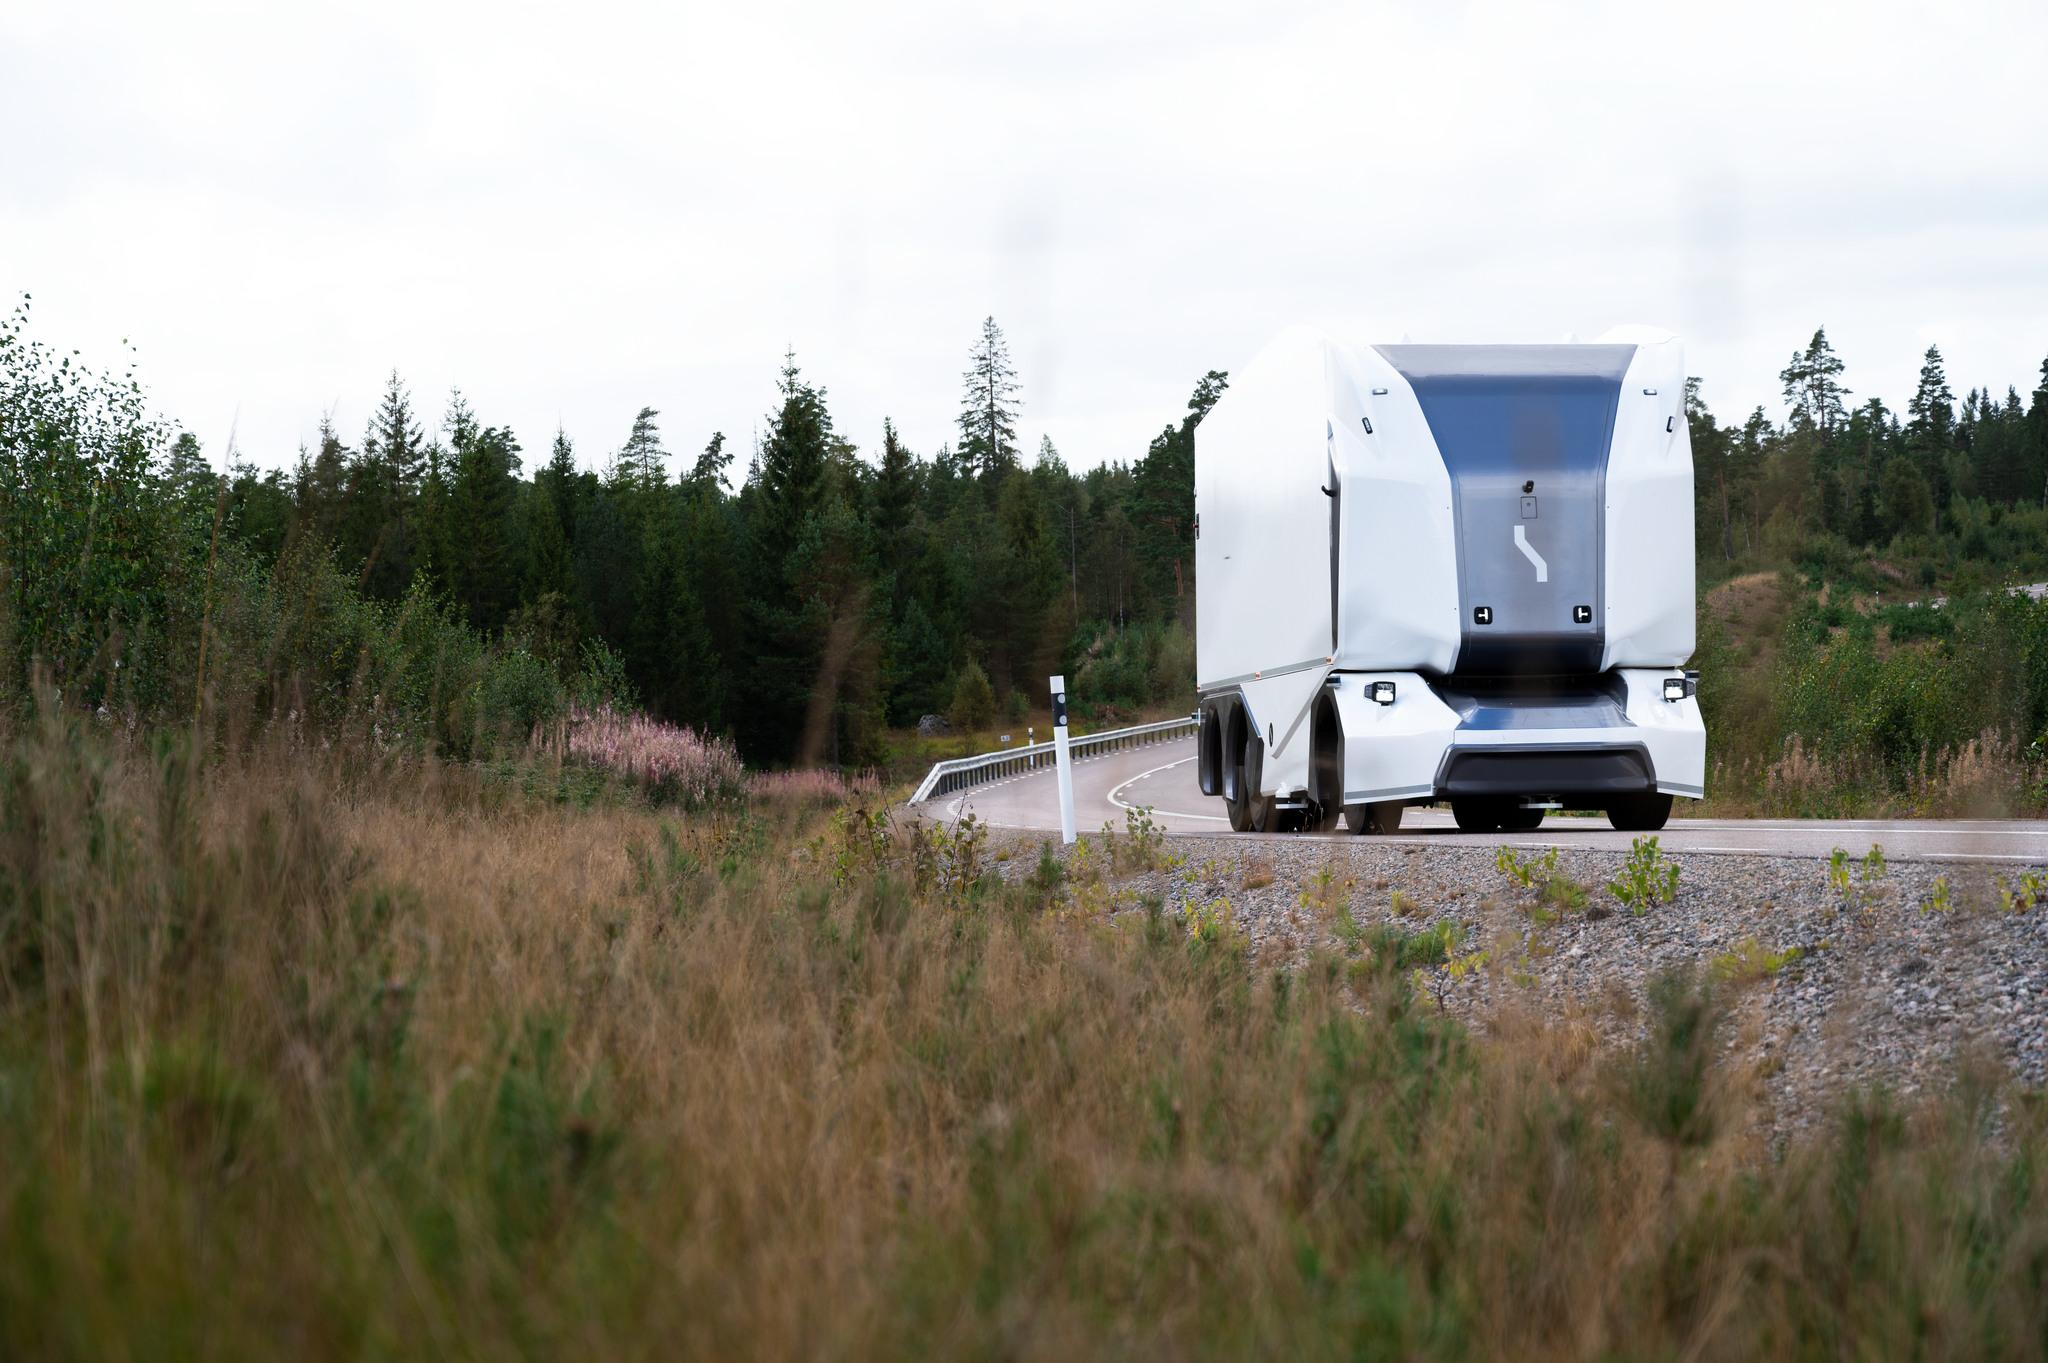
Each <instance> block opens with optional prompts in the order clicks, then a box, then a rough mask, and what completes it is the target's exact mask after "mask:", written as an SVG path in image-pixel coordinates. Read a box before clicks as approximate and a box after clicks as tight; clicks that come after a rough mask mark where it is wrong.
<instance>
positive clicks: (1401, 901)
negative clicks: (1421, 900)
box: [1387, 890, 1421, 918]
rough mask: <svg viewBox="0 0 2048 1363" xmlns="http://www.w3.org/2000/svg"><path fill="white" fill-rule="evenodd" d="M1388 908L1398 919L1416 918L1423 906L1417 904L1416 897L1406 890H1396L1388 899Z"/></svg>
mask: <svg viewBox="0 0 2048 1363" xmlns="http://www.w3.org/2000/svg"><path fill="white" fill-rule="evenodd" d="M1387 908H1388V909H1389V910H1390V911H1391V912H1392V913H1393V915H1394V917H1396V918H1409V917H1412V916H1414V914H1415V912H1416V910H1418V909H1419V908H1421V905H1419V904H1417V903H1416V902H1415V896H1414V895H1412V894H1409V893H1408V892H1407V891H1406V890H1395V891H1394V892H1393V893H1392V894H1391V895H1389V896H1388V897H1387Z"/></svg>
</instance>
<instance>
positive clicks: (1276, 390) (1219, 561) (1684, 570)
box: [1195, 328, 1706, 831]
mask: <svg viewBox="0 0 2048 1363" xmlns="http://www.w3.org/2000/svg"><path fill="white" fill-rule="evenodd" d="M1684 389H1685V374H1684V361H1683V356H1682V353H1681V350H1680V347H1679V345H1678V343H1677V342H1676V340H1675V339H1673V338H1672V337H1670V336H1669V335H1668V334H1666V333H1662V332H1656V331H1652V330H1649V329H1647V328H1624V329H1618V330H1616V331H1614V332H1611V333H1609V335H1607V336H1605V337H1603V338H1601V340H1600V341H1598V342H1596V343H1592V344H1556V345H1467V344H1421V345H1418V344H1411V343H1402V344H1386V345H1345V344H1340V343H1338V342H1336V341H1334V340H1331V339H1330V338H1328V337H1324V336H1321V335H1318V334H1315V333H1311V332H1306V331H1296V332H1290V333H1288V334H1286V335H1284V336H1282V337H1281V338H1280V339H1279V340H1277V341H1275V342H1274V343H1273V345H1271V346H1269V347H1268V348H1267V350H1266V351H1265V352H1263V353H1262V354H1261V355H1260V356H1259V357H1258V358H1257V359H1256V360H1254V361H1253V363H1252V364H1251V365H1250V366H1248V367H1246V368H1245V369H1244V370H1242V371H1240V373H1239V375H1238V377H1237V378H1236V379H1234V380H1233V383H1232V386H1231V389H1230V392H1229V393H1228V394H1227V395H1226V396H1225V397H1224V398H1223V400H1222V401H1221V402H1219V403H1218V404H1217V406H1216V408H1215V409H1214V410H1213V411H1211V412H1210V413H1209V415H1208V417H1207V418H1206V419H1205V420H1204V421H1203V423H1202V425H1201V426H1200V427H1199V428H1197V431H1196V435H1195V478H1196V511H1197V540H1196V576H1197V584H1198V590H1197V597H1196V611H1197V616H1196V660H1197V670H1198V674H1199V675H1198V678H1197V681H1198V689H1199V692H1200V696H1201V714H1202V719H1203V723H1202V731H1201V739H1200V745H1199V752H1200V764H1199V765H1200V780H1201V786H1202V789H1203V791H1204V792H1205V793H1208V794H1212V795H1216V796H1220V797H1222V798H1223V800H1224V802H1225V805H1226V807H1227V809H1228V811H1229V814H1230V819H1231V822H1232V825H1233V827H1239V828H1245V829H1265V828H1281V827H1327V826H1330V825H1333V824H1334V823H1336V822H1337V821H1338V820H1339V819H1340V818H1341V819H1342V820H1343V821H1344V822H1345V823H1346V824H1347V825H1349V826H1351V827H1353V828H1355V829H1356V830H1358V831H1372V830H1381V831H1384V830H1386V829H1389V828H1392V827H1397V826H1398V824H1399V822H1400V817H1401V811H1402V810H1403V809H1404V808H1405V807H1407V806H1410V805H1414V804H1423V803H1448V804H1449V805H1450V807H1451V809H1452V811H1453V813H1454V814H1455V815H1456V818H1457V821H1458V823H1459V825H1460V826H1461V827H1464V828H1471V829H1495V828H1533V827H1535V826H1536V824H1537V823H1538V822H1540V821H1541V819H1542V817H1543V810H1544V809H1545V808H1548V807H1554V806H1558V805H1562V806H1564V807H1568V808H1595V809H1602V810H1605V811H1606V812H1607V814H1608V816H1609V818H1610V820H1611V821H1612V822H1613V823H1614V824H1615V826H1617V827H1623V828H1654V827H1659V826H1661V825H1662V824H1663V822H1664V820H1665V819H1666V818H1667V817H1668V816H1669V813H1670V810H1671V807H1672V800H1673V798H1674V797H1678V798H1698V797H1699V796H1700V795H1701V794H1702V793H1703V783H1704V768H1705V746H1706V734H1705V729H1704V726H1703V725H1702V723H1701V721H1700V715H1699V706H1698V702H1697V700H1696V698H1695V697H1696V692H1697V685H1698V679H1697V676H1696V674H1693V673H1690V672H1688V671H1686V670H1685V666H1684V665H1685V663H1686V662H1687V660H1688V659H1689V658H1690V656H1691V654H1692V651H1693V647H1694V592H1693V507H1692V458H1691V449H1690V445H1689V442H1688V437H1687V431H1686V424H1685V419H1684V410H1683V401H1684Z"/></svg>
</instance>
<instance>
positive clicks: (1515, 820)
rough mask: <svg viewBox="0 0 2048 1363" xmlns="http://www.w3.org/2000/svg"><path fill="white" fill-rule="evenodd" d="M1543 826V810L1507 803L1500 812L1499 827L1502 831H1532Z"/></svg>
mask: <svg viewBox="0 0 2048 1363" xmlns="http://www.w3.org/2000/svg"><path fill="white" fill-rule="evenodd" d="M1541 827H1543V811H1542V810H1540V809H1523V808H1522V807H1521V806H1519V805H1509V806H1508V807H1507V808H1506V809H1503V810H1502V811H1501V813H1500V828H1501V832H1503V833H1533V832H1535V831H1536V830H1537V829H1539V828H1541Z"/></svg>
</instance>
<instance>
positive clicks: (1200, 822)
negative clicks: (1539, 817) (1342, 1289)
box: [928, 738, 2048, 865]
mask: <svg viewBox="0 0 2048 1363" xmlns="http://www.w3.org/2000/svg"><path fill="white" fill-rule="evenodd" d="M1687 803H1688V802H1687V801H1684V800H1680V801H1679V802H1678V807H1679V808H1680V809H1683V808H1684V807H1685V806H1686V804H1687ZM928 808H930V810H931V811H932V812H933V813H935V814H939V815H941V816H942V817H944V818H947V819H954V818H958V817H959V816H960V815H961V814H962V813H963V812H965V811H968V810H972V811H973V813H974V815H975V817H977V818H979V819H981V820H983V821H984V822H986V823H989V824H992V825H994V826H995V827H998V828H1021V829H1036V830H1041V831H1045V832H1051V833H1057V832H1058V831H1059V827H1060V808H1059V792H1058V787H1057V785H1056V784H1055V783H1054V781H1053V773H1052V768H1051V767H1050V766H1048V767H1046V768H1045V769H1043V770H1041V771H1036V772H1032V773H1030V774H1029V775H1025V776H1015V777H1011V778H1009V779H1008V780H1004V781H997V782H992V783H991V784H989V785H985V786H976V787H974V788H973V789H972V790H966V791H962V792H960V793H959V794H957V795H949V796H946V797H944V798H942V799H939V800H934V801H932V802H930V805H929V806H928ZM1138 808H1148V809H1150V810H1151V811H1152V818H1153V820H1154V821H1155V822H1157V823H1158V824H1159V825H1160V826H1161V827H1163V828H1165V829H1166V830H1167V831H1168V832H1170V833H1228V832H1229V831H1230V824H1229V821H1228V820H1226V819H1225V818H1224V817H1223V802H1222V801H1221V800H1217V799H1212V798H1210V797H1208V796H1205V795H1203V794H1202V792H1201V790H1200V789H1199V788H1198V787H1197V786H1196V785H1195V743H1194V739H1192V738H1180V739H1175V740H1173V741H1172V742H1167V743H1159V744H1155V745H1153V746H1151V747H1144V748H1133V749H1130V750H1128V751H1125V752H1114V753H1107V754H1105V755H1103V756H1101V757H1093V758H1089V759H1087V760H1085V761H1081V762H1077V763H1075V764H1074V818H1075V822H1076V824H1077V825H1078V826H1079V828H1080V831H1081V832H1083V833H1090V832H1094V831H1096V830H1097V829H1100V828H1101V827H1102V825H1103V824H1105V823H1108V824H1112V825H1114V826H1115V827H1116V828H1117V829H1118V830H1119V831H1121V830H1122V828H1123V825H1124V816H1125V814H1126V812H1128V811H1129V810H1132V809H1138ZM1234 836H1238V837H1274V838H1301V837H1303V836H1310V835H1304V834H1300V833H1270V834H1251V833H1243V834H1236V835H1234ZM1313 836H1321V837H1329V838H1344V837H1349V836H1351V835H1350V834H1347V833H1344V832H1342V831H1339V832H1337V833H1328V834H1320V835H1313ZM1661 836H1662V839H1663V841H1662V846H1663V847H1664V849H1665V850H1666V851H1671V852H1737V853H1745V854H1748V855H1752V856H1781V857H1783V856H1791V857H1825V856H1827V855H1828V854H1829V853H1830V852H1832V851H1833V850H1834V849H1835V848H1837V847H1841V848H1845V849H1847V850H1848V851H1849V852H1851V853H1852V854H1854V855H1857V856H1861V855H1862V854H1863V853H1865V852H1867V851H1868V850H1869V849H1870V847H1871V845H1872V844H1873V843H1875V844H1877V845H1879V846H1882V847H1883V848H1884V854H1885V856H1886V857H1888V858H1890V859H1891V860H1893V861H2006V862H2023V863H2027V864H2031V865H2048V823H2044V822H2039V821H2023V820H2016V819H1947V820H1935V819H1897V820H1884V819H1843V820H1833V821H1822V820H1818V819H1813V820H1808V819H1680V818H1674V819H1672V821H1671V822H1670V824H1668V825H1667V826H1666V827H1665V829H1664V832H1663V834H1662V835H1661ZM1445 838H1456V839H1458V840H1459V841H1460V842H1462V843H1466V844H1476V845H1480V846H1491V845H1493V844H1496V843H1506V844H1508V845H1510V846H1513V847H1553V846H1555V847H1585V848H1596V849H1607V850H1612V851H1621V852H1626V851H1627V850H1628V847H1629V843H1630V841H1631V838H1632V835H1631V834H1627V833H1617V832H1615V831H1614V830H1613V829H1612V828H1609V827H1608V826H1607V820H1605V819H1572V818H1559V817H1557V816H1555V815H1553V816H1551V817H1549V818H1547V819H1545V820H1544V821H1543V827H1541V828H1539V829H1537V830H1536V831H1535V832H1533V833H1460V832H1459V831H1458V830H1457V827H1456V825H1454V824H1453V823H1452V822H1451V815H1450V811H1449V810H1441V809H1410V810H1408V812H1407V815H1406V817H1404V818H1403V819H1402V821H1401V831H1400V833H1398V834H1396V835H1395V836H1394V837H1393V838H1391V839H1387V841H1395V842H1414V843H1439V842H1440V840H1441V839H1445Z"/></svg>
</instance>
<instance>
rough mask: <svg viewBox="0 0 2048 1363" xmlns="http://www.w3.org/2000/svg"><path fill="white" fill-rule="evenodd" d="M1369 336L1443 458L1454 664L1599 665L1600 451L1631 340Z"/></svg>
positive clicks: (1531, 669) (1483, 671) (1494, 670)
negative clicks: (1518, 341)
mask: <svg viewBox="0 0 2048 1363" xmlns="http://www.w3.org/2000/svg"><path fill="white" fill-rule="evenodd" d="M1376 349H1377V350H1378V351H1379V353H1380V354H1381V355H1383V356H1385V357H1386V360H1387V362H1388V363H1389V364H1391V365H1393V366H1394V368H1395V369H1397V370H1399V371H1400V372H1401V376H1402V377H1403V378H1405V379H1406V380H1408V384H1409V386H1410V387H1411V388H1413V389H1414V390H1415V397H1416V400H1417V401H1418V402H1419V403H1420V404H1421V406H1422V415H1423V417H1424V419H1426V420H1427V421H1428V422H1429V430H1430V434H1431V435H1432V436H1433V437H1435V440H1436V446H1437V449H1438V450H1439V451H1440V452H1442V454H1443V458H1444V463H1445V465H1446V466H1448V468H1449V470H1450V475H1451V489H1452V504H1453V514H1454V519H1455V523H1456V532H1457V537H1458V599H1459V607H1460V611H1461V613H1462V617H1463V623H1464V637H1463V643H1462V645H1461V646H1460V648H1459V650H1458V662H1457V671H1458V672H1459V673H1461V674H1467V675H1500V674H1507V673H1547V674H1572V673H1591V672H1596V671H1598V670H1599V667H1600V654H1601V646H1602V643H1603V629H1602V623H1601V622H1602V619H1603V615H1604V610H1605V602H1604V600H1603V596H1604V593H1603V590H1602V588H1603V583H1602V580H1601V567H1600V565H1601V532H1602V526H1603V524H1604V521H1605V503H1606V483H1607V451H1608V447H1609V445H1610V444H1611V443H1612V441H1613V437H1614V412H1615V406H1616V404H1617V402H1618V401H1619V400H1620V397H1621V381H1622V378H1623V376H1624V375H1625V374H1626V373H1627V372H1628V366H1629V362H1630V361H1631V360H1632V359H1634V358H1635V349H1636V348H1635V347H1634V346H1632V345H1518V346H1477V345H1384V346H1378V347H1376ZM1480 612H1484V613H1485V614H1486V615H1487V616H1488V617H1489V618H1488V622H1487V623H1484V624H1482V623H1479V620H1478V613H1480ZM1575 613H1576V614H1577V615H1578V616H1579V617H1581V618H1578V619H1575V618H1574V615H1575Z"/></svg>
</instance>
